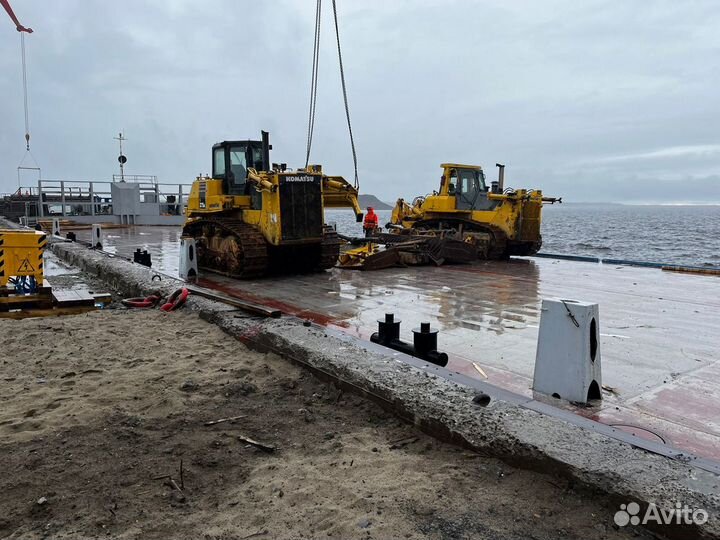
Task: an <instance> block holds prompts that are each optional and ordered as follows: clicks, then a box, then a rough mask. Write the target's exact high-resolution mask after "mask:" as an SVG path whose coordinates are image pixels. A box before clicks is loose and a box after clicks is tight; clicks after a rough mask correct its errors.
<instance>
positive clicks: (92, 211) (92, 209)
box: [90, 182, 95, 216]
mask: <svg viewBox="0 0 720 540" xmlns="http://www.w3.org/2000/svg"><path fill="white" fill-rule="evenodd" d="M90 215H91V216H94V215H95V192H94V191H93V183H92V182H90Z"/></svg>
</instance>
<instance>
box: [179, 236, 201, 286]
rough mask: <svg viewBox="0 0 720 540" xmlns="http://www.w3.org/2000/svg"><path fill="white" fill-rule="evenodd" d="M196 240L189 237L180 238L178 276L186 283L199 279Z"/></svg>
mask: <svg viewBox="0 0 720 540" xmlns="http://www.w3.org/2000/svg"><path fill="white" fill-rule="evenodd" d="M195 248H196V246H195V239H194V238H189V237H183V238H180V264H179V265H178V274H179V275H180V277H181V278H182V279H184V280H185V281H189V280H190V279H197V277H198V264H197V251H196V249H195Z"/></svg>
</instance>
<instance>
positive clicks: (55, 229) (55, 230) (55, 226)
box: [52, 218, 60, 236]
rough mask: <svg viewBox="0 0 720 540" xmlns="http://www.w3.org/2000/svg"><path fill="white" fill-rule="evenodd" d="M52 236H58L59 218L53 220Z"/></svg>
mask: <svg viewBox="0 0 720 540" xmlns="http://www.w3.org/2000/svg"><path fill="white" fill-rule="evenodd" d="M52 234H53V236H60V218H53V220H52Z"/></svg>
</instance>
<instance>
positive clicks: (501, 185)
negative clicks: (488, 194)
mask: <svg viewBox="0 0 720 540" xmlns="http://www.w3.org/2000/svg"><path fill="white" fill-rule="evenodd" d="M495 166H496V167H497V168H498V180H497V184H498V187H497V189H498V193H502V192H503V191H505V165H503V164H502V163H496V164H495Z"/></svg>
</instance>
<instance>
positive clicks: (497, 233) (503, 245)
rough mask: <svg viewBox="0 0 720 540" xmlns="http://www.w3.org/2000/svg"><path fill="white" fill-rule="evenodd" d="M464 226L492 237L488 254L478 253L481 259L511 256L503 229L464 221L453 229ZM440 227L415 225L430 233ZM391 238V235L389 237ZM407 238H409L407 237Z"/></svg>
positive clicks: (430, 224)
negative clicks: (434, 228)
mask: <svg viewBox="0 0 720 540" xmlns="http://www.w3.org/2000/svg"><path fill="white" fill-rule="evenodd" d="M448 221H451V220H448V219H443V220H442V222H444V223H447V222H448ZM461 224H462V225H463V226H465V227H466V229H465V230H466V231H468V232H469V231H474V232H483V233H488V234H489V235H490V236H491V237H492V242H491V243H490V247H489V249H488V251H487V253H486V254H484V255H481V254H480V253H478V258H479V259H487V260H501V259H507V258H508V257H509V256H510V252H509V249H508V241H507V235H506V234H505V233H504V232H503V230H502V229H500V228H499V227H495V226H493V225H489V224H478V223H473V222H471V221H463V220H458V221H457V222H456V223H454V224H453V225H454V226H453V227H452V228H453V229H455V230H457V229H458V227H459V225H461ZM438 225H440V222H439V221H435V220H433V221H430V220H428V221H419V222H417V223H416V224H415V228H416V229H417V230H422V229H423V228H427V229H426V230H427V231H428V232H431V231H433V227H436V226H438ZM387 236H391V235H387ZM392 236H400V237H401V238H402V236H403V235H392ZM411 237H412V238H416V236H414V235H411ZM406 238H407V237H406Z"/></svg>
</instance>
